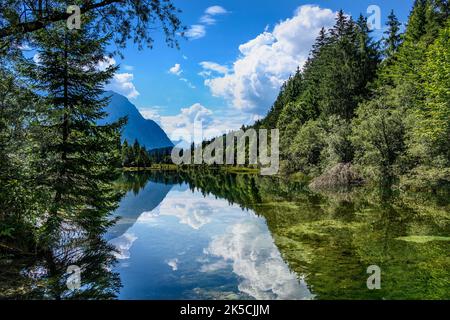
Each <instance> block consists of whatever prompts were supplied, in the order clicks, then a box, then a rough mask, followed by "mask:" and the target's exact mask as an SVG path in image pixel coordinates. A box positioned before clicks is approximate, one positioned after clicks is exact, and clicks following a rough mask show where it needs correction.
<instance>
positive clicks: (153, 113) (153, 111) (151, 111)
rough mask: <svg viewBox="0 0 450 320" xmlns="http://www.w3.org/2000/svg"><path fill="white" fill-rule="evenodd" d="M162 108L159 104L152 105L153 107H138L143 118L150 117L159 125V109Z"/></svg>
mask: <svg viewBox="0 0 450 320" xmlns="http://www.w3.org/2000/svg"><path fill="white" fill-rule="evenodd" d="M161 109H163V108H162V107H160V106H153V107H144V108H139V112H140V113H141V115H142V116H143V117H144V118H145V119H150V120H153V121H155V122H156V123H158V124H159V125H161V115H160V111H161Z"/></svg>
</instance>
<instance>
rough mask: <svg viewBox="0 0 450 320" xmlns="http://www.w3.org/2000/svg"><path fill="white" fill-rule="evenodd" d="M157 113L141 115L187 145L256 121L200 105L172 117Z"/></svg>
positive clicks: (183, 109)
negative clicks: (157, 123)
mask: <svg viewBox="0 0 450 320" xmlns="http://www.w3.org/2000/svg"><path fill="white" fill-rule="evenodd" d="M157 111H158V110H155V109H150V111H149V112H146V111H145V109H144V111H143V110H141V114H143V115H144V117H146V116H148V118H150V119H153V120H155V119H159V121H160V122H159V123H160V124H161V127H162V128H163V130H164V131H165V132H166V133H167V134H168V135H169V138H170V139H171V140H172V141H178V140H184V141H185V142H188V143H190V142H192V141H194V142H195V143H199V142H201V141H202V140H203V139H210V138H213V137H217V136H220V135H222V134H223V133H227V132H230V131H232V130H237V129H239V128H240V127H241V126H242V125H243V124H244V125H248V124H251V123H252V122H254V121H255V120H257V118H255V117H254V116H253V115H251V114H246V113H239V114H236V112H233V111H232V110H226V111H212V110H211V109H209V108H207V107H205V106H203V105H202V104H200V103H194V104H193V105H191V106H189V107H186V108H181V110H180V112H179V113H178V114H176V115H173V116H160V115H158V114H157ZM194 127H195V128H194ZM198 129H201V130H200V131H199V130H198ZM183 147H184V146H183Z"/></svg>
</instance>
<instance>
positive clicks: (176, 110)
mask: <svg viewBox="0 0 450 320" xmlns="http://www.w3.org/2000/svg"><path fill="white" fill-rule="evenodd" d="M174 3H175V5H176V6H177V7H178V8H179V9H181V10H182V13H181V14H180V19H181V20H182V22H183V24H184V25H186V26H187V27H188V29H189V31H188V33H187V35H188V39H187V40H184V39H180V49H179V50H178V49H175V48H169V47H167V46H166V45H165V43H164V41H163V38H162V35H161V33H160V32H158V31H155V33H154V38H155V40H156V41H155V46H154V48H153V49H152V50H150V49H144V50H143V51H139V50H138V49H137V48H136V46H134V45H133V44H129V45H128V46H127V48H126V49H125V50H124V51H123V53H124V55H125V58H124V59H123V60H121V59H119V58H117V57H115V58H114V60H115V63H117V64H120V66H121V69H120V71H119V72H118V74H117V75H116V78H115V80H114V81H113V83H112V84H111V85H110V87H111V88H112V89H114V90H115V91H118V92H119V93H122V94H124V95H127V96H128V97H129V99H130V101H131V102H132V103H134V104H135V105H136V106H137V107H138V108H139V110H140V111H141V113H142V114H143V115H144V116H145V117H147V118H152V119H154V120H156V121H157V122H158V123H160V124H161V125H162V127H163V128H164V129H165V130H166V131H168V132H169V134H170V133H171V132H173V131H174V130H175V129H177V128H180V127H189V126H190V125H191V123H192V122H193V120H194V119H195V118H197V119H201V120H202V121H203V125H204V127H206V128H207V130H209V132H208V133H205V136H211V135H215V134H217V133H218V131H222V132H223V131H228V130H233V129H237V128H239V127H240V126H241V125H242V124H249V123H251V122H253V121H254V119H256V118H258V117H260V116H263V115H265V114H266V112H267V110H268V109H269V107H270V105H271V104H272V103H273V101H274V99H275V97H276V94H277V92H278V89H279V86H280V84H281V83H282V82H283V81H284V80H285V79H286V78H287V77H288V76H289V74H290V73H292V72H294V71H295V67H296V66H297V65H300V66H301V65H302V63H303V62H304V60H305V59H306V57H307V54H308V52H309V50H310V46H311V44H312V42H313V40H314V39H315V37H316V35H317V32H318V30H319V29H320V27H322V26H330V25H331V24H332V22H333V18H334V15H335V12H336V11H337V10H339V9H341V8H342V9H343V10H344V11H345V12H346V13H347V14H350V15H352V16H358V15H359V14H360V13H363V14H365V15H370V14H367V9H368V7H369V6H371V5H377V6H379V8H380V9H381V23H382V26H384V24H385V22H386V17H387V15H388V14H389V13H390V11H391V9H394V10H395V12H396V14H397V16H398V18H399V20H400V21H401V22H406V20H407V17H408V15H409V11H410V8H411V7H412V3H413V0H402V1H387V0H378V1H377V0H370V1H367V0H359V1H355V0H345V1H344V0H340V1H330V0H329V1H325V0H320V1H314V2H311V1H293V0H277V1H269V0H259V1H255V0H240V1H238V0H227V1H211V0H195V1H194V0H175V1H174ZM381 32H382V31H375V35H379V34H381Z"/></svg>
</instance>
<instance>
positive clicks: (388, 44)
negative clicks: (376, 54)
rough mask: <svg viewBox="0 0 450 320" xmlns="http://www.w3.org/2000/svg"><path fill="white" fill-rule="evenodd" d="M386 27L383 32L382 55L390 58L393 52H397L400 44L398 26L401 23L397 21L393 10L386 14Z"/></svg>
mask: <svg viewBox="0 0 450 320" xmlns="http://www.w3.org/2000/svg"><path fill="white" fill-rule="evenodd" d="M386 25H387V27H388V29H387V31H385V32H384V34H385V35H386V37H385V38H383V43H384V56H385V57H386V58H388V59H389V58H392V57H393V56H394V55H395V53H397V50H398V47H399V46H400V44H401V41H402V40H401V36H400V33H399V32H400V26H401V23H400V22H399V21H398V19H397V16H396V15H395V13H394V10H392V11H391V13H390V14H389V16H388V22H387V23H386Z"/></svg>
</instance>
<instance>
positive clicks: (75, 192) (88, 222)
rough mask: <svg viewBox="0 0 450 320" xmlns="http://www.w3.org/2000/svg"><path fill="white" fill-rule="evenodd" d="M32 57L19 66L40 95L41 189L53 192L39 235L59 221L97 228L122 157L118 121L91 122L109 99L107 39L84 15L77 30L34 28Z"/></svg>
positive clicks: (114, 197)
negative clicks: (35, 54)
mask: <svg viewBox="0 0 450 320" xmlns="http://www.w3.org/2000/svg"><path fill="white" fill-rule="evenodd" d="M35 41H36V43H37V44H38V46H39V50H38V57H39V59H38V61H39V62H38V63H37V64H36V65H30V66H28V68H26V70H25V72H26V74H28V76H29V77H30V78H31V79H32V82H33V83H34V88H35V90H36V92H37V93H39V94H40V95H41V96H42V99H43V101H44V103H45V108H44V109H43V110H42V112H41V114H40V115H39V117H38V122H39V123H38V124H39V127H40V130H39V136H37V137H36V141H38V142H39V143H40V157H39V159H38V161H36V163H35V165H36V166H38V167H39V169H40V177H39V178H38V180H39V181H40V184H41V186H40V187H41V188H44V189H45V190H46V191H47V192H48V193H49V194H50V195H51V202H50V203H49V208H48V219H47V222H46V225H45V228H46V232H45V233H44V234H45V235H46V236H49V237H47V238H46V239H47V240H51V239H52V236H53V237H57V236H58V232H57V231H58V230H60V227H61V226H62V224H61V223H62V222H67V223H69V224H70V225H75V226H78V227H81V228H82V229H83V230H84V231H85V232H88V233H90V232H93V233H95V234H98V233H99V232H102V231H104V230H105V229H106V227H107V225H108V213H109V212H110V211H111V210H113V209H114V208H115V207H116V205H117V201H118V199H119V194H118V193H117V192H116V191H114V189H113V188H112V181H113V180H114V179H115V178H116V177H117V171H116V165H117V163H118V159H120V149H119V146H120V140H119V139H120V132H119V129H120V127H121V125H122V124H123V121H119V122H117V123H113V124H107V125H97V120H99V119H102V118H103V117H104V116H105V113H104V111H103V108H104V107H105V106H106V105H107V103H108V97H106V96H105V95H104V91H103V87H104V85H105V83H107V81H108V80H109V79H111V77H112V76H113V74H114V72H115V71H116V70H117V68H116V67H113V66H109V67H108V68H106V69H105V70H100V69H99V63H100V62H104V61H105V46H106V44H107V41H108V39H107V38H98V36H97V35H96V34H95V32H93V31H92V30H91V28H90V21H89V18H88V17H86V16H83V21H82V29H81V30H76V29H74V30H68V28H67V27H66V25H65V23H59V24H55V25H54V26H52V27H51V28H47V29H45V30H42V31H41V32H39V33H38V34H37V35H36V37H35Z"/></svg>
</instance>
